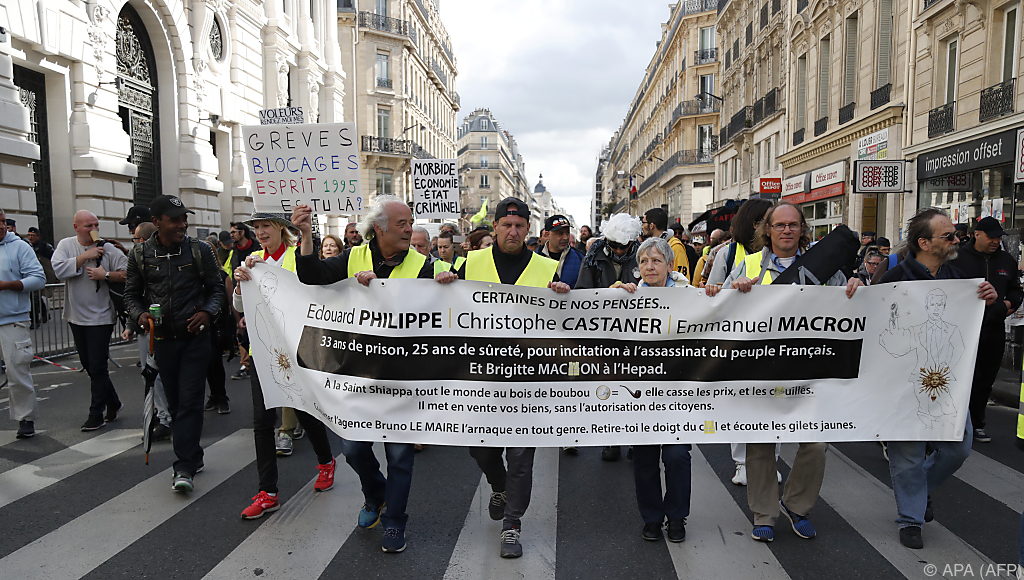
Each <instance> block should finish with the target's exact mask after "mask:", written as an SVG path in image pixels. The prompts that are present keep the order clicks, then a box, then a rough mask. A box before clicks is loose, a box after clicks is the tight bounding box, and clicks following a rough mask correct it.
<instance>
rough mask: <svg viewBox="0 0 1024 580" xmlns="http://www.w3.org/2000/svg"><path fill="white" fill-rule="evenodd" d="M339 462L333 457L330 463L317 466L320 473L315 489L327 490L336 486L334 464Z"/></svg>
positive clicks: (314, 485)
mask: <svg viewBox="0 0 1024 580" xmlns="http://www.w3.org/2000/svg"><path fill="white" fill-rule="evenodd" d="M337 464H338V460H337V459H332V460H331V462H330V463H327V464H324V465H317V466H316V468H317V469H319V470H320V475H318V476H317V477H316V483H314V484H313V489H315V490H316V491H327V490H329V489H331V488H332V487H334V466H335V465H337Z"/></svg>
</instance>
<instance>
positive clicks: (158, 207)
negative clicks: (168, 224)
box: [149, 195, 196, 218]
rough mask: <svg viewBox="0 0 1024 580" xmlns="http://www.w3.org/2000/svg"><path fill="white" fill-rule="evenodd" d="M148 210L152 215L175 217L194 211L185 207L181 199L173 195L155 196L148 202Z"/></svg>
mask: <svg viewBox="0 0 1024 580" xmlns="http://www.w3.org/2000/svg"><path fill="white" fill-rule="evenodd" d="M149 211H150V213H151V214H152V215H153V216H154V217H157V216H162V215H165V216H167V217H171V218H176V217H178V216H182V215H185V214H186V213H191V214H194V213H196V212H194V211H192V210H190V209H189V208H187V207H185V204H183V203H181V200H180V199H178V198H177V197H174V196H173V195H161V196H160V197H157V198H156V199H154V200H153V201H152V202H151V203H150V204H149Z"/></svg>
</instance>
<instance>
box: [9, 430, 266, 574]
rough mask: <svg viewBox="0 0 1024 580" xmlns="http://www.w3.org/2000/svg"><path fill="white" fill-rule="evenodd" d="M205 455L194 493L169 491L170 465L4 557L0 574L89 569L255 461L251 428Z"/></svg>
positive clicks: (50, 572)
mask: <svg viewBox="0 0 1024 580" xmlns="http://www.w3.org/2000/svg"><path fill="white" fill-rule="evenodd" d="M205 455H206V457H205V460H204V462H205V463H206V465H207V466H208V467H207V468H206V471H204V472H203V473H202V474H200V475H199V477H198V479H197V480H196V490H195V491H194V492H192V493H191V494H180V493H174V492H173V491H171V476H172V475H173V473H172V469H170V468H168V469H166V470H164V471H162V472H161V473H159V474H157V475H155V476H153V477H151V478H149V479H147V480H146V481H143V482H142V483H140V484H138V485H136V486H135V487H133V488H131V489H130V490H128V491H126V492H124V493H122V494H121V495H119V496H117V497H115V498H113V499H111V500H109V501H107V502H106V503H104V504H102V505H100V506H97V507H96V508H94V509H92V510H90V511H89V512H88V513H86V514H84V515H82V516H80V517H78V518H76V519H74V520H72V521H70V522H68V523H67V524H65V525H63V526H61V527H60V528H57V529H56V530H54V531H53V532H50V533H49V534H47V535H45V536H43V537H41V538H39V539H38V540H36V541H34V542H32V543H31V544H28V545H27V546H24V547H22V548H21V549H19V550H17V551H16V552H14V553H12V554H10V555H9V556H7V557H5V558H3V559H0V579H6V578H11V579H16V578H47V579H48V580H62V579H68V580H73V579H78V578H81V577H82V576H84V575H86V574H88V573H89V572H91V571H92V570H94V569H95V568H96V567H97V566H99V565H101V564H103V563H104V562H106V561H107V560H108V559H110V558H111V557H113V556H114V555H116V554H117V553H118V552H120V551H121V550H123V549H125V548H126V547H128V546H129V545H131V544H132V543H133V542H135V541H136V540H138V539H139V538H142V537H143V536H145V535H146V534H147V533H149V532H151V531H152V530H154V529H155V528H156V527H157V526H159V525H160V524H161V523H163V522H165V521H167V520H168V519H170V518H171V517H172V516H174V515H175V514H177V513H178V512H180V511H181V510H183V509H185V508H186V507H188V506H189V505H191V504H192V503H193V502H195V501H197V500H198V499H199V498H201V497H203V496H204V495H205V494H206V493H207V492H209V491H210V490H212V489H214V488H215V487H217V486H218V485H220V484H221V483H223V482H224V481H225V480H226V479H228V478H229V477H231V476H232V475H234V474H235V473H237V472H238V471H239V470H241V469H242V468H243V467H245V466H246V465H248V464H249V463H252V461H253V454H252V431H251V430H250V429H241V430H239V431H236V432H234V433H233V434H231V435H229V436H228V437H225V438H224V439H221V440H220V441H218V442H216V443H214V444H213V445H211V446H210V447H209V448H207V449H206V454H205ZM98 530H99V531H100V532H99V533H98V532H97V531H98ZM55 554H60V555H61V556H60V557H59V558H54V555H55Z"/></svg>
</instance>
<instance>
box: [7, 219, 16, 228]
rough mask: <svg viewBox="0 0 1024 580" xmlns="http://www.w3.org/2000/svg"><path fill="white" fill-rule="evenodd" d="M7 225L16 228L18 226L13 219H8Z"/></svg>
mask: <svg viewBox="0 0 1024 580" xmlns="http://www.w3.org/2000/svg"><path fill="white" fill-rule="evenodd" d="M7 225H9V226H15V225H17V224H16V223H15V222H14V220H12V219H10V218H7Z"/></svg>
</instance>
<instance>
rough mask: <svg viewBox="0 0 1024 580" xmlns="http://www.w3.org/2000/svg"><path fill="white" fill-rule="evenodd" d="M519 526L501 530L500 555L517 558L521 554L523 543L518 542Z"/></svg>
mask: <svg viewBox="0 0 1024 580" xmlns="http://www.w3.org/2000/svg"><path fill="white" fill-rule="evenodd" d="M519 534H520V528H509V529H507V530H502V531H501V552H500V554H501V557H502V558H518V557H520V556H522V555H523V545H522V544H520V543H519Z"/></svg>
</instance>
